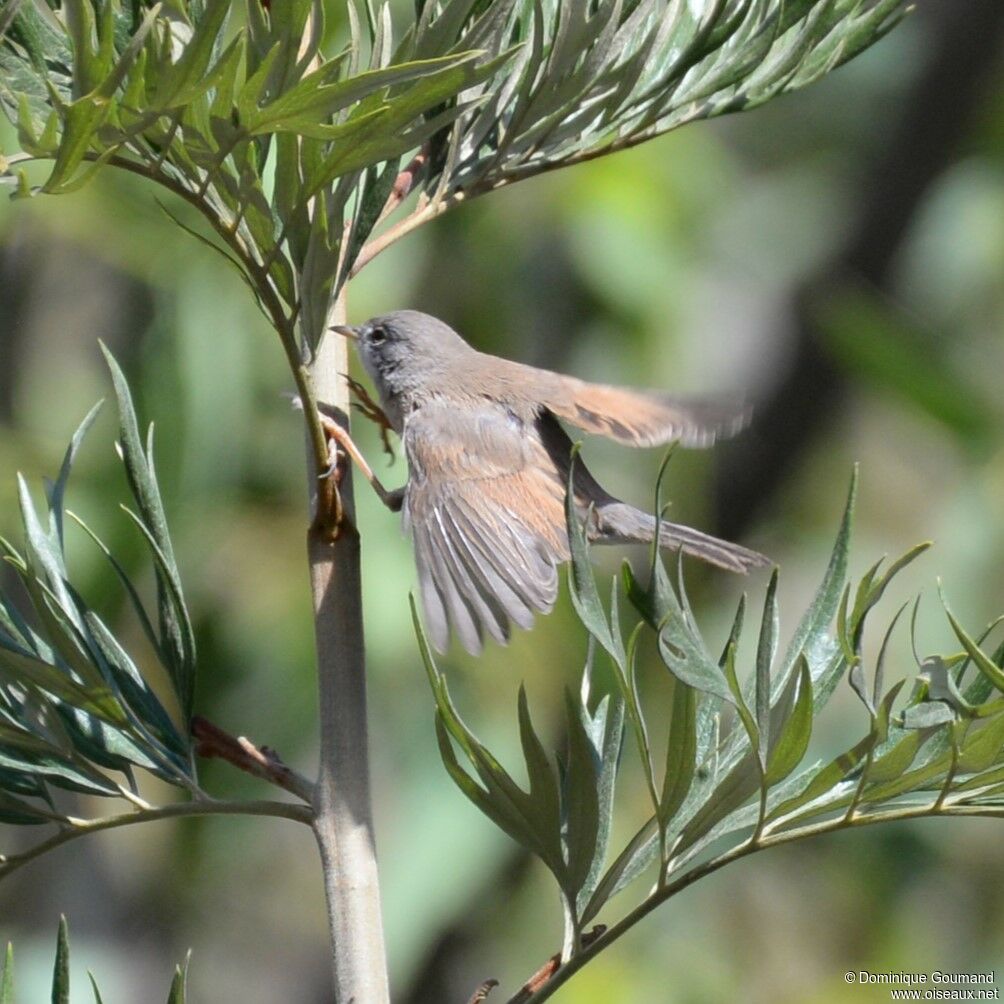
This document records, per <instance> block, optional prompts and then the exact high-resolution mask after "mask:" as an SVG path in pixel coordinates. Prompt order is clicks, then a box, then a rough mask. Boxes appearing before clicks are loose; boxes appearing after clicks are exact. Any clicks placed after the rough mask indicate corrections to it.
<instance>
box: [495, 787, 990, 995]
mask: <svg viewBox="0 0 1004 1004" xmlns="http://www.w3.org/2000/svg"><path fill="white" fill-rule="evenodd" d="M936 816H989V817H994V818H998V819H999V818H1001V817H1002V816H1004V806H985V805H963V804H959V805H956V804H947V803H943V804H941V805H940V806H939V805H937V804H935V805H921V806H909V807H907V806H898V807H894V808H891V809H887V810H885V811H879V812H873V813H867V814H861V815H857V816H854V817H853V818H851V819H848V818H847V816H838V817H837V818H835V819H828V820H824V821H823V822H820V823H812V824H810V825H807V826H803V827H800V828H798V829H796V830H786V831H784V832H781V833H776V834H769V835H762V836H760V838H759V839H756V840H754V839H752V838H751V839H750V840H747V841H745V842H743V843H742V844H740V845H739V846H738V847H733V848H731V849H730V850H728V851H726V852H725V853H723V854H720V855H718V856H717V857H714V858H711V859H710V860H709V861H705V862H704V863H703V864H701V865H698V866H697V867H696V868H692V869H691V870H690V871H689V872H687V873H686V874H685V875H681V876H680V877H679V878H677V879H676V880H675V881H673V882H670V883H667V884H666V885H664V886H660V887H657V888H656V890H655V891H654V892H653V893H652V894H651V895H650V896H649V897H648V898H647V899H645V900H644V901H643V902H641V903H640V904H639V905H638V906H636V907H635V908H634V909H633V910H632V911H631V912H630V913H628V914H627V915H626V916H624V917H622V918H621V919H620V920H619V921H618V922H617V923H616V924H614V925H613V926H612V927H610V928H609V929H608V930H606V931H605V932H604V933H603V934H601V935H600V937H598V938H597V939H596V940H595V941H592V942H590V943H589V944H588V945H583V948H582V951H581V952H579V953H578V954H577V955H575V956H573V957H572V958H571V959H570V960H569V961H568V962H566V963H564V964H563V965H562V966H561V968H560V969H558V970H557V972H555V973H554V975H553V976H552V977H551V978H550V979H549V980H548V981H547V983H546V984H545V985H544V986H542V987H541V988H540V989H539V990H537V991H536V992H535V993H534V994H533V995H532V996H531V997H526V996H524V995H523V992H522V991H520V992H519V993H517V994H516V995H515V996H513V997H511V998H510V999H509V1004H541V1002H543V1001H545V1000H548V999H549V998H550V997H551V996H552V995H553V994H554V993H555V992H556V991H557V990H558V989H559V988H560V987H561V986H563V985H564V984H565V983H567V982H568V980H570V979H571V978H572V977H573V976H574V975H575V974H576V973H577V972H578V971H579V970H580V969H581V968H582V967H583V966H584V965H585V964H586V963H587V962H589V961H590V960H591V959H592V958H594V957H595V956H596V955H598V954H599V953H600V952H602V951H603V950H604V949H605V948H609V947H610V945H611V944H613V942H615V941H616V940H617V939H618V938H620V937H621V935H623V934H626V933H627V932H628V931H629V930H631V928H632V927H634V926H635V924H637V923H638V922H639V921H640V920H642V919H643V918H644V917H647V916H648V914H650V913H651V912H652V911H653V910H654V909H655V908H656V907H657V906H660V905H661V904H663V903H665V902H666V900H667V899H670V898H671V897H673V896H675V895H676V894H677V893H679V892H682V891H683V890H684V889H686V888H687V887H688V886H691V885H693V884H694V883H695V882H697V881H698V880H699V879H702V878H705V877H706V876H708V875H710V874H711V873H712V872H716V871H718V870H719V869H720V868H724V867H725V866H726V865H728V864H731V863H732V862H733V861H738V860H739V859H740V858H744V857H748V856H749V855H750V854H754V853H756V852H757V851H760V850H765V849H766V848H768V847H776V846H780V845H782V844H790V843H794V842H795V841H796V840H804V839H806V838H807V837H814V836H819V835H820V834H823V833H836V832H838V831H839V830H846V829H852V828H854V827H859V826H872V825H875V824H876V823H888V822H896V821H899V820H904V819H921V818H925V817H936Z"/></svg>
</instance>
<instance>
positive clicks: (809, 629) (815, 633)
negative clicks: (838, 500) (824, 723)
mask: <svg viewBox="0 0 1004 1004" xmlns="http://www.w3.org/2000/svg"><path fill="white" fill-rule="evenodd" d="M857 491H858V469H857V467H856V466H855V468H854V472H853V474H852V475H851V485H850V489H849V490H848V493H847V504H846V505H845V507H844V515H843V519H842V520H841V522H840V529H839V530H838V531H837V539H836V540H835V541H834V544H833V551H832V553H831V555H830V561H829V564H828V565H827V568H826V574H825V575H824V576H823V581H822V582H821V583H820V585H819V588H818V589H817V590H816V595H815V596H814V597H813V600H812V603H811V604H810V605H809V607H808V609H807V610H806V611H805V614H804V615H803V616H802V619H801V621H800V622H799V625H798V627H797V628H796V629H795V634H794V635H793V636H792V639H791V642H790V643H789V645H788V648H787V650H786V652H785V655H784V658H783V659H782V660H781V669H780V671H779V673H778V681H779V685H783V681H785V680H787V678H788V676H789V675H790V674H791V672H793V671H794V668H795V665H796V663H797V661H798V657H799V655H800V654H802V653H803V652H804V653H805V657H806V659H807V661H808V663H809V669H810V671H811V672H812V677H813V681H814V682H815V681H817V680H818V679H819V678H820V677H821V676H822V675H823V674H824V672H825V668H826V666H827V664H828V663H829V662H830V660H831V657H832V640H831V639H830V634H829V627H830V624H831V623H832V621H833V618H834V616H835V615H836V613H837V608H838V606H839V604H840V597H841V594H842V593H843V591H844V583H845V582H846V580H847V559H848V554H849V552H850V546H851V525H852V523H853V519H854V505H855V501H856V499H857ZM827 696H829V695H827ZM817 710H818V709H817Z"/></svg>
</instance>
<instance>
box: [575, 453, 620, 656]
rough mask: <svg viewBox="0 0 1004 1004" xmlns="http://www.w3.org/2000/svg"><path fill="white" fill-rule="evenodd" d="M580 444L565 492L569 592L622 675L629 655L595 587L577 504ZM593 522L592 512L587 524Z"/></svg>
mask: <svg viewBox="0 0 1004 1004" xmlns="http://www.w3.org/2000/svg"><path fill="white" fill-rule="evenodd" d="M578 453H579V444H576V445H574V446H573V447H572V453H571V457H570V458H569V464H568V482H567V485H566V490H565V525H566V528H567V531H568V545H569V550H570V553H571V561H570V562H569V566H568V590H569V595H570V596H571V599H572V606H573V607H574V608H575V612H576V614H577V615H578V618H579V620H580V621H581V622H582V624H583V626H584V627H585V629H586V630H587V631H588V632H589V633H590V634H591V635H592V636H593V637H594V638H595V639H596V640H597V642H599V644H600V645H601V646H602V647H603V649H604V650H605V651H606V652H607V654H608V655H609V656H610V657H611V659H613V660H614V662H615V663H616V664H617V666H619V667H620V669H621V671H622V672H623V671H624V669H625V666H626V662H627V659H626V653H625V651H624V643H623V640H622V639H621V635H620V628H619V626H618V625H617V624H611V623H610V622H609V621H608V620H607V615H606V611H605V610H604V609H603V601H602V600H601V599H600V594H599V590H598V589H597V588H596V579H595V577H594V576H593V569H592V565H591V564H590V562H589V545H588V543H587V542H586V532H585V527H584V524H583V521H582V517H581V515H580V513H579V511H578V509H577V508H576V505H575V464H576V460H577V458H578ZM591 519H592V512H591V511H590V512H589V514H588V515H587V516H586V522H589V521H590V520H591Z"/></svg>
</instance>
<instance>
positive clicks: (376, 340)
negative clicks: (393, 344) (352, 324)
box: [370, 328, 387, 345]
mask: <svg viewBox="0 0 1004 1004" xmlns="http://www.w3.org/2000/svg"><path fill="white" fill-rule="evenodd" d="M385 341H387V332H386V331H385V330H384V329H383V328H374V329H373V330H372V331H371V332H370V343H371V344H373V345H379V344H380V343H381V342H385Z"/></svg>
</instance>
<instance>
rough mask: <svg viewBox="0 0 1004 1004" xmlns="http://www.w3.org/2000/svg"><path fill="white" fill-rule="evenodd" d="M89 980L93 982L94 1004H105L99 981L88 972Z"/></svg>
mask: <svg viewBox="0 0 1004 1004" xmlns="http://www.w3.org/2000/svg"><path fill="white" fill-rule="evenodd" d="M87 978H88V979H89V980H90V981H91V992H92V993H93V994H94V1004H104V1001H103V1000H102V999H101V991H100V990H99V989H98V984H97V981H96V980H95V979H94V974H93V973H92V972H90V970H88V972H87Z"/></svg>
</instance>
